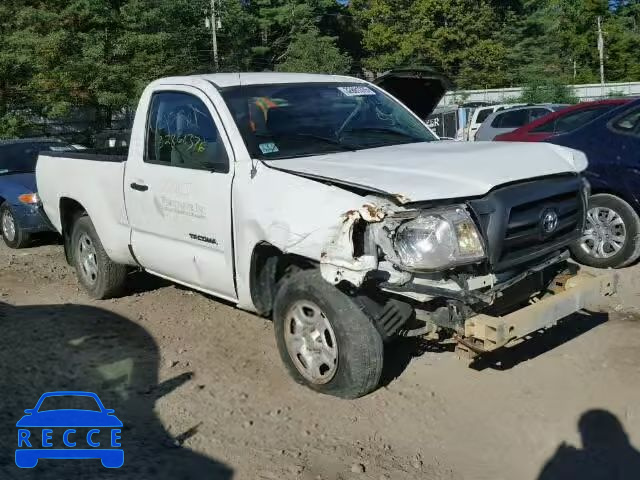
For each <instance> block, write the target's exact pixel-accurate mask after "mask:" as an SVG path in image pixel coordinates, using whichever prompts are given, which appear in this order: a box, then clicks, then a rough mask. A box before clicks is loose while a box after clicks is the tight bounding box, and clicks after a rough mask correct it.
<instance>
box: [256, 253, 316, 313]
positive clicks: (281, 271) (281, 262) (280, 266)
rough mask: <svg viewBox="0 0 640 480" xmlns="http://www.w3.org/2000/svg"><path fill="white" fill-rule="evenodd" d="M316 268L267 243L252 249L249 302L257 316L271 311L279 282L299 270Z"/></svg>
mask: <svg viewBox="0 0 640 480" xmlns="http://www.w3.org/2000/svg"><path fill="white" fill-rule="evenodd" d="M312 268H317V262H315V261H313V260H310V259H309V258H307V257H303V256H300V255H296V254H291V253H284V252H283V251H282V250H280V249H279V248H277V247H275V246H273V245H271V244H270V243H267V242H260V243H258V244H256V245H255V246H254V248H253V252H252V254H251V265H250V273H249V289H250V293H251V301H252V302H253V305H254V306H255V308H256V311H257V313H258V314H260V315H263V316H268V315H269V314H270V313H271V311H272V310H273V304H274V299H275V296H276V292H277V290H278V284H279V283H280V281H281V280H282V279H283V278H285V277H287V276H289V275H291V274H292V273H294V272H296V271H300V270H308V269H312Z"/></svg>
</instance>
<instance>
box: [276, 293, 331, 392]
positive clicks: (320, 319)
mask: <svg viewBox="0 0 640 480" xmlns="http://www.w3.org/2000/svg"><path fill="white" fill-rule="evenodd" d="M284 340H285V344H286V346H287V351H288V352H289V356H290V357H291V360H292V361H293V364H294V365H295V366H296V368H297V370H298V372H300V374H301V375H302V376H303V377H304V378H305V379H306V380H308V381H309V382H311V383H314V384H317V385H323V384H326V383H328V382H329V381H331V379H332V378H333V377H334V376H335V374H336V370H337V369H338V343H337V341H336V336H335V333H334V331H333V328H332V327H331V323H330V322H329V319H328V318H327V316H326V315H325V313H324V312H323V311H322V310H321V309H320V307H318V305H316V304H315V303H313V302H310V301H306V300H305V301H302V300H301V301H297V302H295V303H294V304H293V305H292V306H291V308H290V309H289V311H288V312H287V315H286V317H285V331H284Z"/></svg>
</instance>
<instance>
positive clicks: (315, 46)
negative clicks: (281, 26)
mask: <svg viewBox="0 0 640 480" xmlns="http://www.w3.org/2000/svg"><path fill="white" fill-rule="evenodd" d="M350 68H351V59H350V58H349V56H348V55H346V54H344V53H342V52H341V51H340V50H339V49H338V47H337V46H336V39H335V38H333V37H327V36H323V35H322V34H321V33H320V31H319V30H318V29H317V28H310V29H309V30H308V31H306V32H302V33H298V34H297V35H296V36H295V37H294V38H293V40H292V42H291V43H290V44H289V47H288V48H287V51H286V52H285V54H284V56H283V61H282V62H280V63H278V64H277V65H276V70H278V71H281V72H310V73H333V74H346V73H348V72H349V70H350Z"/></svg>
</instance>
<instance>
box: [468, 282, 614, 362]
mask: <svg viewBox="0 0 640 480" xmlns="http://www.w3.org/2000/svg"><path fill="white" fill-rule="evenodd" d="M617 280H618V275H617V273H615V272H607V273H604V274H600V275H597V276H596V275H591V274H589V273H585V272H580V273H578V274H577V275H574V276H572V277H569V278H568V279H566V280H563V285H562V287H561V288H560V289H559V290H557V293H555V294H553V295H549V296H547V297H545V298H544V299H542V300H539V301H538V302H535V303H532V304H531V305H529V306H527V307H525V308H522V309H520V310H517V311H515V312H513V313H510V314H508V315H505V316H502V317H492V316H489V315H484V314H480V315H476V316H474V317H472V318H469V319H468V320H466V321H465V324H464V331H465V337H464V338H459V339H458V340H459V341H460V343H461V344H462V345H464V346H465V347H467V348H468V349H470V350H472V351H474V352H475V353H482V352H488V351H492V350H496V349H498V348H500V347H504V346H507V345H508V344H510V343H511V342H513V341H515V340H518V339H520V338H522V337H525V336H527V335H529V334H531V333H533V332H536V331H538V330H543V329H545V328H549V327H552V326H554V325H556V324H557V323H558V321H559V320H561V319H563V318H565V317H568V316H569V315H571V314H573V313H576V312H578V311H580V310H583V309H587V310H591V309H592V310H597V309H598V308H599V307H600V306H602V305H603V304H604V303H605V297H607V296H611V295H613V294H615V292H616V286H617Z"/></svg>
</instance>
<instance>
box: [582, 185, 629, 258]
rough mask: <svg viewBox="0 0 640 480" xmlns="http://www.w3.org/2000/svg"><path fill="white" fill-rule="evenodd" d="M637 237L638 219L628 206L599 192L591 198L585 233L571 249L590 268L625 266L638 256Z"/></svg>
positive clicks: (622, 201)
mask: <svg viewBox="0 0 640 480" xmlns="http://www.w3.org/2000/svg"><path fill="white" fill-rule="evenodd" d="M639 236H640V218H639V217H638V214H637V213H636V212H635V210H634V209H633V208H632V207H631V205H629V204H628V203H627V202H625V201H624V200H622V199H621V198H619V197H616V196H615V195H610V194H607V193H601V194H597V195H593V196H592V197H591V198H590V200H589V209H588V211H587V224H586V228H585V232H584V235H583V237H582V238H581V239H580V240H579V241H578V242H577V244H575V245H574V246H573V247H572V249H571V252H572V254H573V256H574V258H575V259H576V260H577V261H578V262H580V263H582V264H584V265H589V266H591V267H596V268H620V267H625V266H627V265H629V264H631V263H633V262H634V261H636V260H637V259H638V257H639V256H640V241H639Z"/></svg>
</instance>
